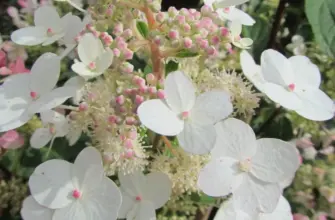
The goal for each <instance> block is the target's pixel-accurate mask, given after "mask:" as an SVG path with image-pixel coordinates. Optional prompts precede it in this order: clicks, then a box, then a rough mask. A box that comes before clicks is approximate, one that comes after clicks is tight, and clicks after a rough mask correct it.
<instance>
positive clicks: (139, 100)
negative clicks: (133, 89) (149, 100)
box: [135, 95, 144, 105]
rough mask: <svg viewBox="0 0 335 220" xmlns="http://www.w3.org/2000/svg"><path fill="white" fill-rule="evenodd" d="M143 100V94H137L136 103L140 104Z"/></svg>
mask: <svg viewBox="0 0 335 220" xmlns="http://www.w3.org/2000/svg"><path fill="white" fill-rule="evenodd" d="M143 101H144V98H143V96H140V95H136V96H135V103H136V104H137V105H140V104H141V103H142V102H143Z"/></svg>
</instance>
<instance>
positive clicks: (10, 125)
mask: <svg viewBox="0 0 335 220" xmlns="http://www.w3.org/2000/svg"><path fill="white" fill-rule="evenodd" d="M0 114H2V112H1V113H0ZM8 115H11V116H12V113H9V114H8ZM4 116H5V115H4ZM32 116H33V115H31V114H28V112H26V111H25V112H23V113H22V114H21V115H20V116H19V117H18V118H15V119H13V120H11V121H9V122H7V123H5V124H1V125H0V132H4V131H9V130H12V129H15V128H18V127H21V126H22V125H24V124H25V123H27V122H28V121H29V120H30V119H31V118H32Z"/></svg>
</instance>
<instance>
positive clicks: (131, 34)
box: [122, 28, 133, 39]
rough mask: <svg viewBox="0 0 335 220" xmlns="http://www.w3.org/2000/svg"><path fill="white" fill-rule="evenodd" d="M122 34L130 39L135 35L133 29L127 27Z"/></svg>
mask: <svg viewBox="0 0 335 220" xmlns="http://www.w3.org/2000/svg"><path fill="white" fill-rule="evenodd" d="M122 36H123V37H124V38H125V39H129V38H131V37H132V36H133V31H132V30H131V29H129V28H128V29H126V30H125V31H124V32H123V33H122Z"/></svg>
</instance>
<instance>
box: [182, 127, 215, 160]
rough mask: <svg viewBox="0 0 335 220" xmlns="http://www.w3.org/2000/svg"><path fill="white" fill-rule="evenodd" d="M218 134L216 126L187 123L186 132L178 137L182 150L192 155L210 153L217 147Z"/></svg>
mask: <svg viewBox="0 0 335 220" xmlns="http://www.w3.org/2000/svg"><path fill="white" fill-rule="evenodd" d="M216 137H217V135H216V132H215V127H214V125H199V124H196V123H192V121H190V122H188V121H187V122H186V123H185V124H184V130H183V131H182V132H181V133H179V134H178V135H177V138H178V142H179V145H180V147H181V148H183V149H184V150H185V151H186V152H189V153H191V154H205V153H209V152H210V151H211V150H212V149H213V147H214V146H215V141H216Z"/></svg>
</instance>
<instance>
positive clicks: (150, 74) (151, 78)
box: [145, 73, 156, 84]
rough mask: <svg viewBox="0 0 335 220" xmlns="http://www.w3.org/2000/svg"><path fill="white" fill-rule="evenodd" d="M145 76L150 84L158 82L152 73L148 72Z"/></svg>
mask: <svg viewBox="0 0 335 220" xmlns="http://www.w3.org/2000/svg"><path fill="white" fill-rule="evenodd" d="M145 78H146V80H147V82H148V83H149V84H154V83H155V82H156V77H155V75H154V74H152V73H149V74H147V75H146V77H145Z"/></svg>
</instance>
